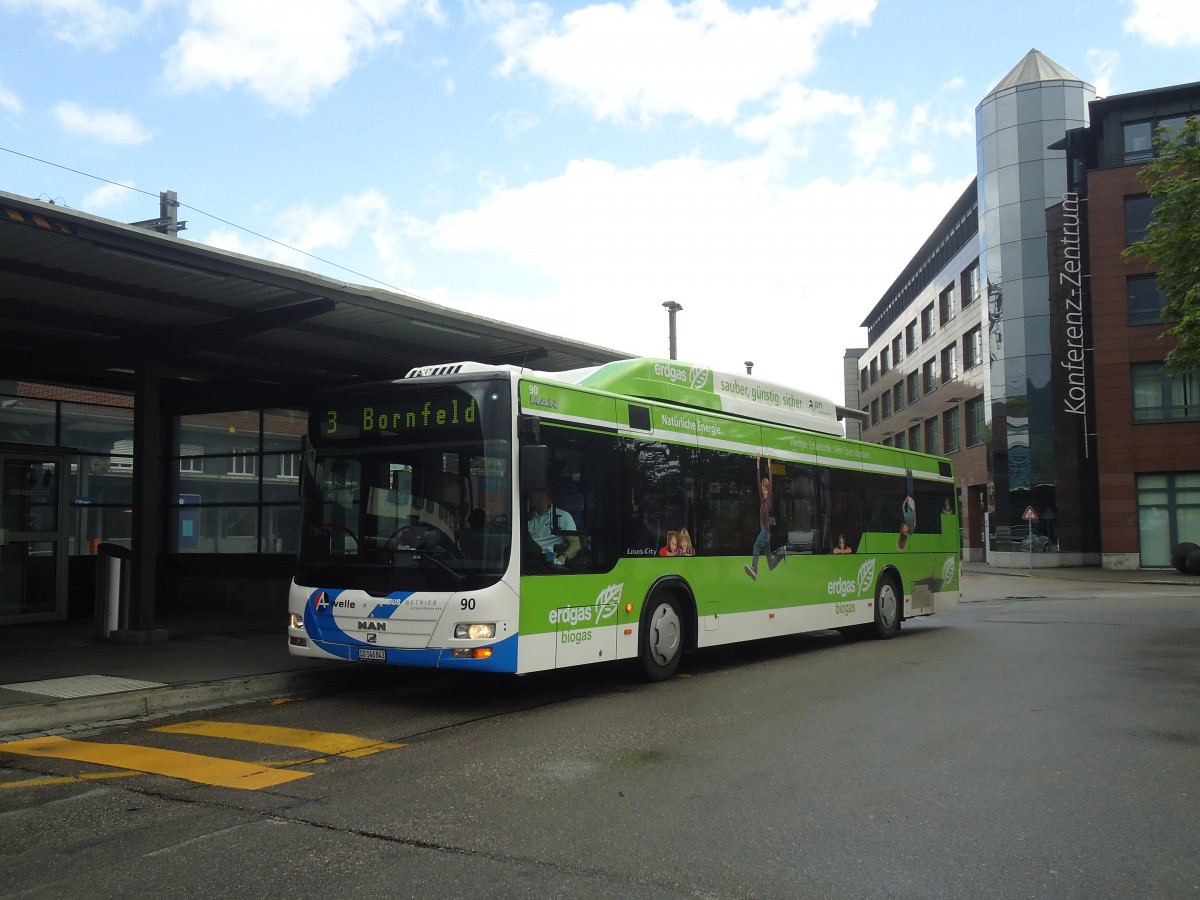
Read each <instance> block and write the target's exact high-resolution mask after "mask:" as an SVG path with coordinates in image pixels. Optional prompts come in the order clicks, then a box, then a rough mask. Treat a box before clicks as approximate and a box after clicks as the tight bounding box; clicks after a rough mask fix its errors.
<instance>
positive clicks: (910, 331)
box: [904, 319, 917, 355]
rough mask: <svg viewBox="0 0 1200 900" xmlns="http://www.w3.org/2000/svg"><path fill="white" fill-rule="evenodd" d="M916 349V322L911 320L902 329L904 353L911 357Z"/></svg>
mask: <svg viewBox="0 0 1200 900" xmlns="http://www.w3.org/2000/svg"><path fill="white" fill-rule="evenodd" d="M916 349H917V320H916V319H913V320H912V321H911V322H909V323H908V324H907V325H906V326H905V327H904V352H905V353H907V354H909V355H911V354H913V353H915V352H916Z"/></svg>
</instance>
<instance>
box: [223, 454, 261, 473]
mask: <svg viewBox="0 0 1200 900" xmlns="http://www.w3.org/2000/svg"><path fill="white" fill-rule="evenodd" d="M229 474H230V475H257V474H258V455H257V454H256V453H255V452H254V451H253V450H235V451H234V452H233V455H232V456H230V457H229Z"/></svg>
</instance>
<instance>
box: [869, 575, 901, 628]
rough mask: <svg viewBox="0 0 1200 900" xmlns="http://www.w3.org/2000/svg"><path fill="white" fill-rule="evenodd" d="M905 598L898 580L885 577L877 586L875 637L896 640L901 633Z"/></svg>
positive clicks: (888, 576)
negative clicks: (897, 582) (902, 608)
mask: <svg viewBox="0 0 1200 900" xmlns="http://www.w3.org/2000/svg"><path fill="white" fill-rule="evenodd" d="M903 603H904V598H903V595H901V593H900V588H898V587H897V586H896V579H895V578H894V577H893V576H891V575H884V576H882V577H881V578H880V579H879V583H878V584H877V585H875V626H874V633H875V637H877V638H880V639H881V640H887V639H888V638H894V637H895V636H896V635H898V634H899V633H900V614H901V607H902V606H903Z"/></svg>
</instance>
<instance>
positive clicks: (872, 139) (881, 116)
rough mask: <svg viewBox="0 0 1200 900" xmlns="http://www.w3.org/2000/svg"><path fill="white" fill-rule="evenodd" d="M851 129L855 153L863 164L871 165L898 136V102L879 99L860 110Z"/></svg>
mask: <svg viewBox="0 0 1200 900" xmlns="http://www.w3.org/2000/svg"><path fill="white" fill-rule="evenodd" d="M856 119H857V121H856V122H855V124H854V126H853V127H852V128H851V129H850V144H851V146H852V147H853V148H854V155H855V157H856V158H857V159H858V160H859V162H860V163H861V164H863V165H867V166H869V165H871V164H872V163H874V161H875V159H876V158H877V157H878V156H879V155H880V154H882V153H883V152H884V151H886V150H887V149H888V148H889V147H890V146H891V145H892V140H893V138H894V137H895V136H896V130H897V129H896V103H895V101H893V100H877V101H875V102H874V103H872V104H871V106H870V108H869V109H865V110H862V111H860V112H859V113H858V114H857V116H856Z"/></svg>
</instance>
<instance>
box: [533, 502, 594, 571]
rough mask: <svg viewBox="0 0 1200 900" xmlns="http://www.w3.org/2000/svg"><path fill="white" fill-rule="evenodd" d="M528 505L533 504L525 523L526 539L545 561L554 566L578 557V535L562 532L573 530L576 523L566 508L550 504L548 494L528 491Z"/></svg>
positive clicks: (563, 564)
mask: <svg viewBox="0 0 1200 900" xmlns="http://www.w3.org/2000/svg"><path fill="white" fill-rule="evenodd" d="M529 502H530V503H531V504H532V505H533V513H532V514H531V515H530V516H529V521H528V523H526V528H527V529H528V530H529V536H530V537H531V538H533V542H534V543H535V544H537V546H538V548H539V549H540V550H541V552H542V553H543V554H544V555H545V557H546V561H547V562H551V561H553V563H554V565H556V566H565V565H566V564H567V562H568V561H569V560H572V559H574V558H575V556H576V555H578V553H579V551H580V549H581V546H582V545H581V544H580V542H579V536H578V535H576V534H564V533H563V532H573V531H575V530H576V529H575V520H574V519H573V518H571V514H570V513H569V512H567V511H566V510H565V509H558V508H556V507H555V506H553V505H552V504H551V502H550V492H549V491H546V490H536V491H530V492H529Z"/></svg>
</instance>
